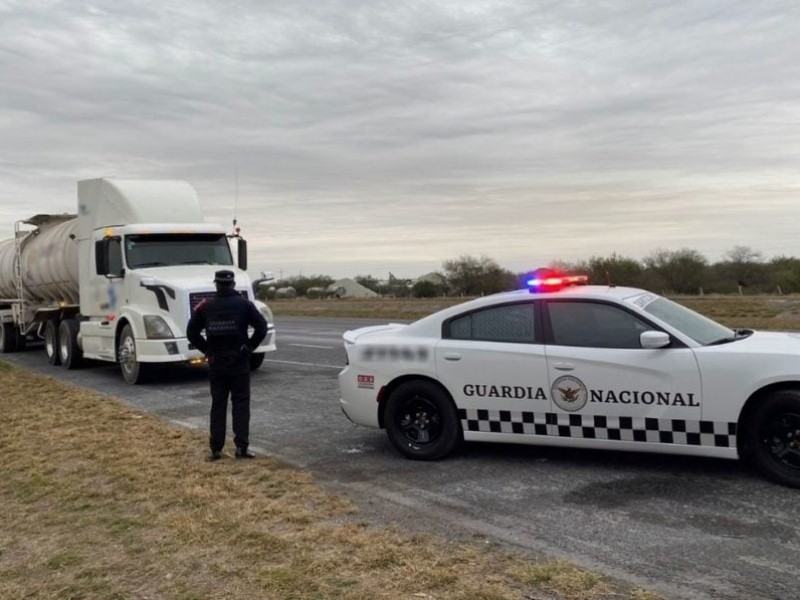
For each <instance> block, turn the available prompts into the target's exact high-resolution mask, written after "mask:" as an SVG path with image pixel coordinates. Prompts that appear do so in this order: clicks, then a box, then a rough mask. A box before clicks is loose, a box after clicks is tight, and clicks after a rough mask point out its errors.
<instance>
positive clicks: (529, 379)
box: [436, 300, 550, 439]
mask: <svg viewBox="0 0 800 600" xmlns="http://www.w3.org/2000/svg"><path fill="white" fill-rule="evenodd" d="M538 312H539V306H538V302H534V301H530V300H529V301H525V302H517V303H513V304H504V305H495V306H491V307H487V308H482V309H478V310H475V311H472V312H469V313H465V314H463V315H459V316H457V317H453V318H451V319H449V321H447V322H445V323H444V327H443V331H442V338H443V339H442V340H441V341H440V342H439V343H438V344H437V347H436V369H437V374H438V377H439V380H440V381H441V382H442V384H444V386H445V387H446V388H447V389H448V390H449V391H450V393H451V394H452V396H453V399H454V400H455V403H456V406H457V407H458V409H459V416H460V418H461V423H462V427H463V428H464V434H465V436H466V437H467V439H470V438H473V439H474V438H475V437H476V436H477V437H482V438H484V439H485V438H486V437H487V436H488V437H492V436H493V435H495V434H501V435H503V434H512V435H513V434H522V433H533V423H534V419H533V416H534V413H539V414H540V416H542V417H543V416H544V414H545V413H546V412H547V411H549V410H550V401H549V399H548V395H547V385H548V376H547V359H546V357H545V352H544V346H543V344H542V334H541V326H540V325H538V324H539V323H541V320H540V319H539V314H538ZM529 430H530V431H529ZM475 432H483V433H481V434H478V433H475Z"/></svg>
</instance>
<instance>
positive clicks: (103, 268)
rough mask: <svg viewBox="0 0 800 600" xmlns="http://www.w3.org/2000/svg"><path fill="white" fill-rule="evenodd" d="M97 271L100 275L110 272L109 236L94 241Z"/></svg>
mask: <svg viewBox="0 0 800 600" xmlns="http://www.w3.org/2000/svg"><path fill="white" fill-rule="evenodd" d="M94 262H95V272H96V273H97V274H98V275H105V274H106V273H108V238H103V239H102V240H97V241H96V242H95V243H94Z"/></svg>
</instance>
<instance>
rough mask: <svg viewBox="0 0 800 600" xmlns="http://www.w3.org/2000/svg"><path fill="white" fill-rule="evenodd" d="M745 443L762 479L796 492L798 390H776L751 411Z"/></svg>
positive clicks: (799, 469)
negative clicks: (751, 416)
mask: <svg viewBox="0 0 800 600" xmlns="http://www.w3.org/2000/svg"><path fill="white" fill-rule="evenodd" d="M747 442H748V446H749V448H750V450H751V458H752V461H753V463H754V465H755V467H756V468H757V469H758V470H759V472H761V474H762V475H764V476H765V477H767V478H769V479H771V480H773V481H776V482H778V483H781V484H783V485H786V486H789V487H794V488H800V390H780V391H776V392H772V393H771V394H769V395H768V396H766V397H765V398H764V399H763V400H762V401H761V402H760V403H759V406H758V407H757V408H756V409H755V411H754V413H753V419H752V421H751V426H750V427H749V429H748V431H747Z"/></svg>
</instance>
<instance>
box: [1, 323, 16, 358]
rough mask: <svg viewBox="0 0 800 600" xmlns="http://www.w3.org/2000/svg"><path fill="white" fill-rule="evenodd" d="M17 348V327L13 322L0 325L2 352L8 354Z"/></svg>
mask: <svg viewBox="0 0 800 600" xmlns="http://www.w3.org/2000/svg"><path fill="white" fill-rule="evenodd" d="M16 349H17V328H16V327H14V324H13V323H3V324H2V325H0V354H8V353H10V352H14V351H15V350H16Z"/></svg>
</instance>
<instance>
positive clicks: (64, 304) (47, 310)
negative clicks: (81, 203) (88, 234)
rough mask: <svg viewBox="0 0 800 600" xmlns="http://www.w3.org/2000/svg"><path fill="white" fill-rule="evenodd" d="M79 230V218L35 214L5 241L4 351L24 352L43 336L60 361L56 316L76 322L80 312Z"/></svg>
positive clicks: (0, 293) (0, 246) (1, 260)
mask: <svg viewBox="0 0 800 600" xmlns="http://www.w3.org/2000/svg"><path fill="white" fill-rule="evenodd" d="M24 225H28V226H32V227H34V229H32V230H31V229H25V228H23V226H24ZM76 227H77V218H76V216H75V215H66V214H64V215H36V216H34V217H31V218H30V219H27V220H25V221H21V222H19V223H17V226H16V227H15V232H14V233H15V237H14V238H13V239H10V240H6V241H4V242H0V320H2V328H0V352H12V351H14V350H22V349H24V348H25V345H26V341H27V339H28V337H29V336H31V335H34V336H36V335H37V333H38V337H43V338H44V340H45V347H46V351H47V355H48V358H49V359H50V362H51V363H52V364H55V362H56V361H57V357H58V354H57V352H56V347H55V341H56V335H55V333H56V332H55V331H53V330H52V328H53V323H54V321H53V318H52V317H53V316H55V315H62V319H63V318H74V317H75V315H77V313H78V308H79V307H78V245H77V243H76V241H75V230H76Z"/></svg>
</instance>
